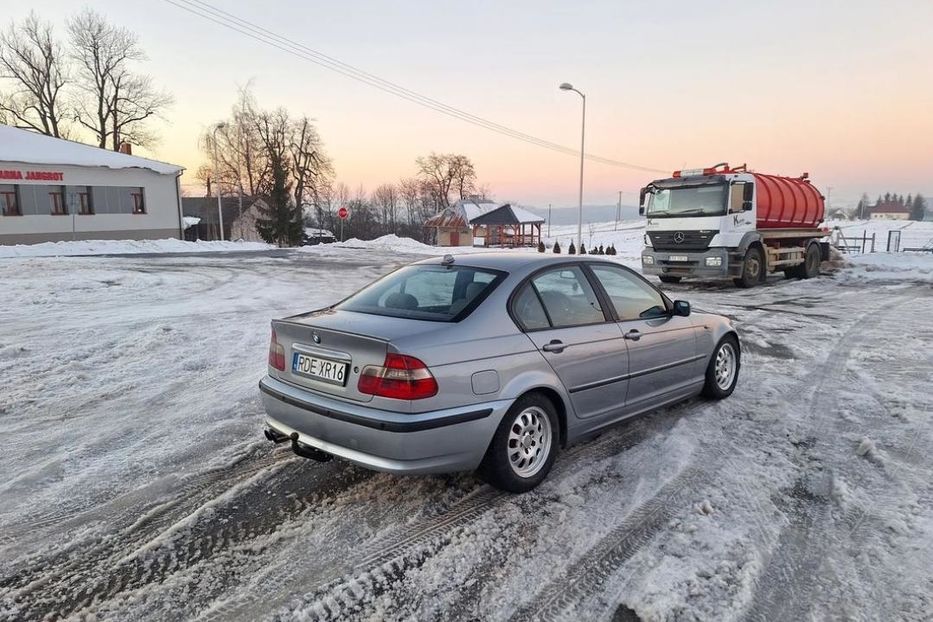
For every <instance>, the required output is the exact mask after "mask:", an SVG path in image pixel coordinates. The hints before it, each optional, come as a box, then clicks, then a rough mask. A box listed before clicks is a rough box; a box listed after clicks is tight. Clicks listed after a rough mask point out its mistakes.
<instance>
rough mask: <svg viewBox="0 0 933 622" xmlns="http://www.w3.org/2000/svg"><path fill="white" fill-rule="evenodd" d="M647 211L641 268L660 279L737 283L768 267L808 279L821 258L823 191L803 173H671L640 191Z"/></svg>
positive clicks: (757, 278)
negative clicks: (796, 175)
mask: <svg viewBox="0 0 933 622" xmlns="http://www.w3.org/2000/svg"><path fill="white" fill-rule="evenodd" d="M639 205H640V207H639V213H640V214H643V215H645V216H646V217H647V224H646V227H645V249H644V250H643V251H642V254H641V264H642V271H643V272H644V273H645V274H654V275H657V276H658V277H659V278H660V279H661V281H663V282H664V283H677V282H679V281H680V280H681V279H682V278H684V277H704V278H732V279H733V280H734V281H735V284H736V285H738V286H739V287H753V286H754V285H756V284H757V283H760V282H763V281H764V280H765V278H766V275H767V273H768V272H777V271H782V272H784V275H785V276H786V277H787V278H800V279H809V278H812V277H814V276H816V275H817V274H819V271H820V263H821V262H823V261H825V260H826V259H828V258H829V242H828V238H827V236H828V235H829V231H828V230H827V229H824V228H821V224H822V222H823V213H824V205H823V195H822V194H821V193H820V191H819V190H817V189H816V188H815V187H814V186H813V185H812V184H811V183H810V180H809V179H808V175H807V173H804V174H803V175H801V176H800V177H781V176H777V175H765V174H762V173H756V172H752V171H749V170H747V168H746V166H745V165H744V164H743V165H742V166H739V167H736V168H730V167H729V165H728V164H726V163H722V164H717V165H716V166H713V167H710V168H703V169H693V170H682V171H675V172H674V174H673V175H672V176H671V177H669V178H667V179H658V180H655V181H653V182H651V183H650V184H648V185H647V186H646V187H645V188H643V189H642V191H641V199H640V203H639Z"/></svg>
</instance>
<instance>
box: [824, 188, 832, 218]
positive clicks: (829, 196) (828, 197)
mask: <svg viewBox="0 0 933 622" xmlns="http://www.w3.org/2000/svg"><path fill="white" fill-rule="evenodd" d="M832 200H833V187H832V186H826V211H827V212H828V211H829V210H830V209H832V207H833V204H832Z"/></svg>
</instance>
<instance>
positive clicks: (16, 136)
mask: <svg viewBox="0 0 933 622" xmlns="http://www.w3.org/2000/svg"><path fill="white" fill-rule="evenodd" d="M0 162H22V163H23V164H41V165H55V164H60V165H64V166H101V167H105V168H112V169H124V168H143V169H148V170H150V171H153V172H156V173H159V174H160V175H177V174H179V173H181V172H182V171H183V170H185V169H184V167H182V166H176V165H174V164H168V163H166V162H159V161H158V160H150V159H148V158H140V157H139V156H133V155H128V154H125V153H119V152H117V151H110V150H108V149H101V148H100V147H92V146H91V145H85V144H83V143H78V142H74V141H71V140H65V139H63V138H53V137H51V136H45V135H44V134H37V133H36V132H30V131H28V130H21V129H19V128H16V127H10V126H9V125H0Z"/></svg>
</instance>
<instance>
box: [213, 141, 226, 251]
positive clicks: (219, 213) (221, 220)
mask: <svg viewBox="0 0 933 622" xmlns="http://www.w3.org/2000/svg"><path fill="white" fill-rule="evenodd" d="M225 127H227V124H226V123H218V124H217V125H215V126H214V131H213V132H211V138H212V140H213V143H214V177H215V181H214V185H215V186H217V221H218V222H219V223H220V240H221V241H223V239H224V211H223V209H222V208H221V206H220V175H218V171H220V166H219V163H220V160H218V159H217V130H222V129H224V128H225Z"/></svg>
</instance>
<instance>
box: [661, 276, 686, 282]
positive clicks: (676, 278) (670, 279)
mask: <svg viewBox="0 0 933 622" xmlns="http://www.w3.org/2000/svg"><path fill="white" fill-rule="evenodd" d="M658 278H659V279H661V282H662V283H680V279H681V277H679V276H659V277H658Z"/></svg>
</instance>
